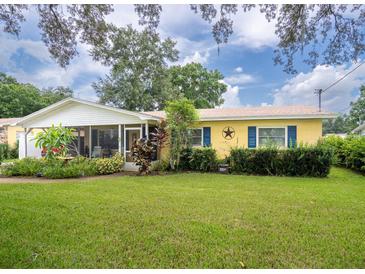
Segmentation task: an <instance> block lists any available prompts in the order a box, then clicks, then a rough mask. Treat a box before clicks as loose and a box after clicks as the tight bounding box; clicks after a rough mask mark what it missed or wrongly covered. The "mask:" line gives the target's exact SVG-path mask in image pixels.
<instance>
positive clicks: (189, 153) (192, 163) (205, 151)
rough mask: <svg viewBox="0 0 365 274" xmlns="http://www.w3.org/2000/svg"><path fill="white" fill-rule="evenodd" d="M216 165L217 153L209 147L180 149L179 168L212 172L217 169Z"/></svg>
mask: <svg viewBox="0 0 365 274" xmlns="http://www.w3.org/2000/svg"><path fill="white" fill-rule="evenodd" d="M217 166H218V158H217V153H216V150H215V149H213V148H211V147H199V148H186V149H183V150H182V151H181V156H180V164H179V169H180V170H192V171H201V172H214V171H217Z"/></svg>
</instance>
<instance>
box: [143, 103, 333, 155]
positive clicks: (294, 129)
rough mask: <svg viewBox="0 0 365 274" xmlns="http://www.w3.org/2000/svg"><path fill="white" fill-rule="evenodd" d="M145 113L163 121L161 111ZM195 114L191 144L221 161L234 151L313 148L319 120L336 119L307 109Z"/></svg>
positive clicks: (319, 131) (267, 108)
mask: <svg viewBox="0 0 365 274" xmlns="http://www.w3.org/2000/svg"><path fill="white" fill-rule="evenodd" d="M145 113H146V114H149V115H153V116H157V117H160V118H164V117H165V113H164V112H163V111H154V112H145ZM198 114H199V121H198V122H197V123H196V126H195V127H194V129H192V135H193V136H192V144H193V146H212V147H213V148H214V149H216V151H217V154H218V156H219V157H220V158H224V157H225V156H227V155H228V154H229V151H230V150H231V148H234V147H243V148H256V147H259V146H261V145H265V144H268V143H274V144H276V145H279V146H282V147H290V146H293V145H295V144H300V143H302V144H315V143H316V142H317V140H318V139H319V138H320V137H321V136H322V119H325V118H333V117H336V115H335V114H333V113H329V112H323V111H322V112H319V111H317V109H316V108H314V107H309V106H280V107H274V106H265V107H245V108H216V109H199V110H198Z"/></svg>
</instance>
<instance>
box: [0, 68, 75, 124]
mask: <svg viewBox="0 0 365 274" xmlns="http://www.w3.org/2000/svg"><path fill="white" fill-rule="evenodd" d="M68 96H72V90H71V89H69V88H64V87H57V88H55V89H52V88H50V89H47V90H43V91H42V90H39V89H38V88H36V87H35V86H33V85H31V84H23V83H19V82H17V81H16V80H15V79H14V78H13V77H10V76H7V75H6V74H4V73H0V117H1V118H8V117H22V116H25V115H28V114H30V113H32V112H34V111H37V110H39V109H41V108H44V107H46V106H48V105H50V104H53V103H55V102H58V101H59V100H61V99H64V98H65V97H68Z"/></svg>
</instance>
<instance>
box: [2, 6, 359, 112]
mask: <svg viewBox="0 0 365 274" xmlns="http://www.w3.org/2000/svg"><path fill="white" fill-rule="evenodd" d="M233 19H234V22H235V23H234V35H233V36H232V37H231V38H230V40H229V43H228V44H227V45H224V46H223V47H221V49H220V54H219V55H218V54H217V46H216V44H215V42H214V40H213V38H212V36H211V33H210V31H211V26H210V25H209V24H208V23H206V22H205V21H203V20H202V19H201V18H200V16H199V15H196V14H194V13H193V12H192V11H191V10H190V8H189V6H187V5H165V6H164V7H163V13H162V17H161V23H160V26H159V33H160V35H161V37H162V38H166V37H170V38H172V39H173V40H175V41H177V48H178V49H179V51H180V59H179V61H178V62H177V63H178V64H186V63H188V62H200V63H202V64H203V65H204V66H206V67H208V68H209V69H218V70H220V71H221V72H222V73H223V75H224V76H225V79H224V82H225V83H227V84H228V91H227V92H226V94H224V98H225V103H224V105H223V106H224V107H240V106H259V105H298V104H305V105H313V106H316V105H317V98H316V97H315V96H314V95H313V92H314V89H315V88H325V87H326V86H328V85H329V84H331V83H332V82H334V81H335V80H336V79H338V78H340V77H341V76H342V75H344V74H345V73H346V72H347V71H349V70H350V69H351V68H352V67H353V66H355V64H346V65H343V66H337V67H333V66H317V67H316V68H314V69H312V68H310V67H308V66H306V65H304V64H303V63H302V59H301V58H300V57H297V58H296V64H297V65H296V68H297V69H298V71H299V73H298V74H297V75H288V74H286V73H284V72H283V71H282V67H280V66H275V65H274V63H273V60H272V59H273V50H274V49H275V45H276V43H277V38H276V36H275V33H274V25H275V22H272V23H268V22H267V21H266V19H265V18H264V16H263V15H262V14H260V13H259V12H258V11H257V10H253V11H251V12H249V13H243V12H239V13H238V14H237V15H235V16H234V18H233ZM108 20H109V21H110V22H113V23H114V24H116V25H119V26H125V25H127V24H132V25H133V26H134V27H136V28H141V27H140V26H138V23H137V22H138V18H137V16H136V14H135V13H134V8H133V6H131V5H116V6H115V12H114V13H113V14H112V15H110V16H108ZM37 22H38V18H37V15H36V13H35V12H34V10H31V11H29V12H28V14H27V21H26V22H25V23H24V24H23V25H22V32H21V34H20V36H19V38H16V37H14V36H10V35H6V34H4V33H1V34H0V71H3V72H6V73H8V74H10V75H12V76H14V77H16V78H17V79H18V80H19V81H21V82H29V83H32V84H35V85H36V86H38V87H50V86H57V85H64V86H70V87H71V88H72V89H73V90H74V91H75V96H76V97H80V98H83V99H88V100H92V101H96V100H97V99H98V98H97V96H96V95H95V91H94V90H93V89H92V87H91V84H92V83H93V82H94V81H96V80H97V79H98V78H99V77H103V76H104V75H105V74H106V73H108V71H109V68H108V67H104V66H103V65H101V64H99V63H96V62H94V61H92V59H91V58H90V57H89V55H88V52H87V51H88V47H87V46H86V45H79V48H78V50H79V53H80V54H79V56H77V57H76V58H75V59H74V60H73V61H72V63H71V65H70V66H69V67H67V68H66V69H62V68H60V67H59V66H58V65H57V64H56V63H55V62H54V60H52V59H51V58H50V57H49V53H48V51H47V49H46V48H45V46H44V45H43V43H42V41H40V34H39V29H38V28H37ZM364 76H365V66H363V67H361V68H360V69H358V70H357V71H356V72H355V73H353V74H351V75H350V76H349V77H348V78H346V80H345V81H343V82H341V83H340V84H339V85H337V86H335V87H334V88H333V89H331V90H329V91H328V92H327V93H326V94H324V97H323V105H324V107H325V108H326V109H328V110H331V111H344V110H347V109H348V105H349V102H350V101H353V100H355V99H356V97H357V96H358V89H359V87H360V85H361V84H362V83H364V82H365V81H364V80H365V77H364Z"/></svg>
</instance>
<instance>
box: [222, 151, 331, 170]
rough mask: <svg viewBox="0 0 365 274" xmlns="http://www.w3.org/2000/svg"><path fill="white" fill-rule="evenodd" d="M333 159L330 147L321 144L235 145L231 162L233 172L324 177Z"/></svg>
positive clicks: (229, 161)
mask: <svg viewBox="0 0 365 274" xmlns="http://www.w3.org/2000/svg"><path fill="white" fill-rule="evenodd" d="M331 160H332V154H331V151H330V150H328V149H326V148H321V147H297V148H292V149H277V148H260V149H243V148H235V149H232V150H231V153H230V156H229V158H228V163H229V165H230V169H231V171H232V172H233V173H246V174H255V175H277V176H313V177H325V176H327V175H328V174H329V170H330V165H331Z"/></svg>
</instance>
